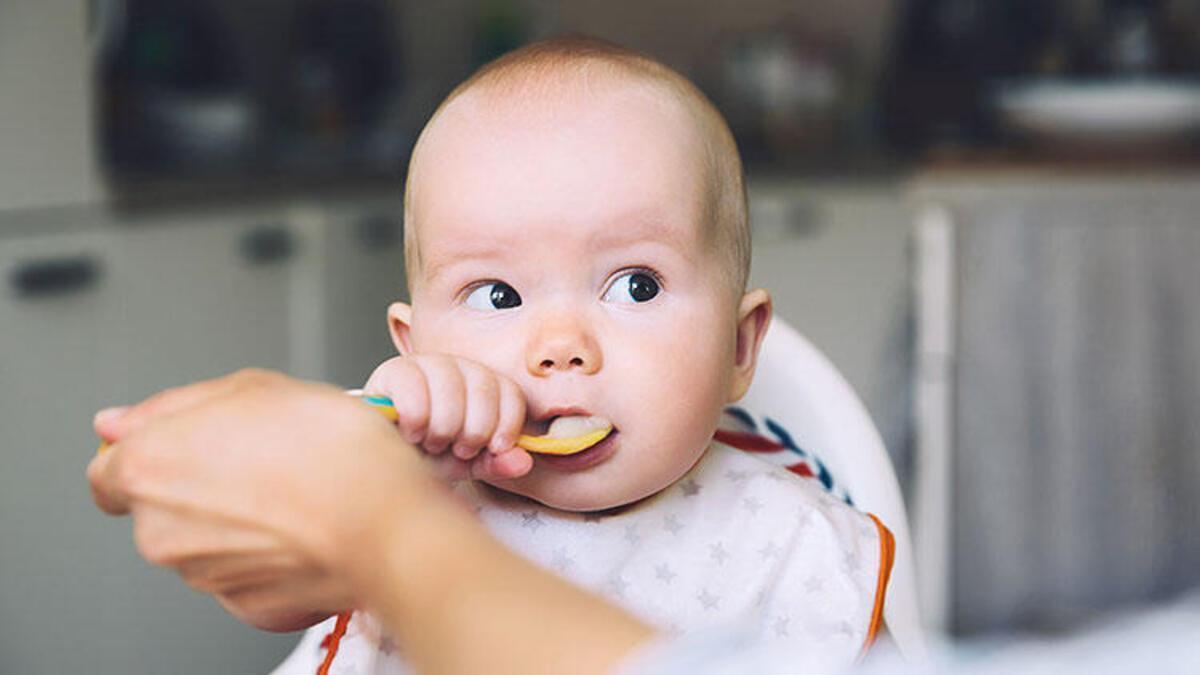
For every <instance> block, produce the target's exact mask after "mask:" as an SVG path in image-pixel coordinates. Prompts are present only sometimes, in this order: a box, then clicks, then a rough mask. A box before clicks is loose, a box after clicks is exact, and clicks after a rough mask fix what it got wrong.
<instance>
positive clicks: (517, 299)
mask: <svg viewBox="0 0 1200 675" xmlns="http://www.w3.org/2000/svg"><path fill="white" fill-rule="evenodd" d="M520 304H521V296H520V295H517V291H516V289H514V288H513V287H512V286H509V285H508V284H506V283H504V282H503V281H493V282H492V283H490V284H483V285H481V286H479V287H478V288H476V289H475V290H473V291H471V294H470V295H468V296H467V307H471V308H472V309H482V310H485V311H490V310H493V309H509V308H511V307H518V306H520Z"/></svg>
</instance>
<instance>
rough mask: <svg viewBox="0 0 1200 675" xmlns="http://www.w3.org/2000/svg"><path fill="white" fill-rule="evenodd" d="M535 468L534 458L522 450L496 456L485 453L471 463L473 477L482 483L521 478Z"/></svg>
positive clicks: (514, 449)
mask: <svg viewBox="0 0 1200 675" xmlns="http://www.w3.org/2000/svg"><path fill="white" fill-rule="evenodd" d="M532 468H533V457H532V456H530V454H529V453H528V452H526V451H524V450H522V449H521V448H513V449H512V450H508V451H506V452H501V453H499V454H494V453H490V452H485V453H483V454H481V455H479V456H478V457H476V458H475V461H473V462H471V477H472V478H475V479H476V480H482V481H495V480H510V479H513V478H520V477H521V476H524V475H525V474H527V473H529V471H530V469H532Z"/></svg>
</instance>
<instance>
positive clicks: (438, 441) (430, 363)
mask: <svg viewBox="0 0 1200 675" xmlns="http://www.w3.org/2000/svg"><path fill="white" fill-rule="evenodd" d="M409 358H415V359H419V363H420V366H421V370H422V371H423V372H424V373H425V382H426V383H427V384H428V385H429V400H430V402H431V403H430V408H429V428H428V429H427V430H426V432H425V440H424V441H422V443H421V445H422V447H424V448H425V451H426V452H428V453H430V454H434V455H436V454H440V453H442V452H445V451H446V448H448V447H449V446H450V444H451V443H452V442H453V441H454V440H455V439H456V438H458V436H459V434H460V433H461V432H462V426H463V419H464V418H465V417H466V410H465V408H466V396H467V392H466V383H465V382H464V380H463V374H462V372H461V371H460V370H459V367H458V364H457V363H455V361H454V360H453V359H450V358H446V357H438V356H435V357H428V358H426V357H420V356H418V357H409Z"/></svg>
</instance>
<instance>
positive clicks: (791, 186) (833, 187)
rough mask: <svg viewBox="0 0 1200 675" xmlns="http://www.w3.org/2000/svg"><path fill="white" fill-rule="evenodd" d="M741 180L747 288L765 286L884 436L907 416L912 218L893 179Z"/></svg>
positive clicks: (777, 307) (780, 312)
mask: <svg viewBox="0 0 1200 675" xmlns="http://www.w3.org/2000/svg"><path fill="white" fill-rule="evenodd" d="M749 187H750V214H751V224H752V227H753V232H754V257H753V263H752V265H751V270H750V283H751V285H752V286H761V287H763V288H766V289H767V290H769V291H770V292H771V296H772V298H773V299H774V301H775V312H776V314H777V315H779V316H781V317H783V318H785V319H786V320H787V321H788V322H789V323H791V324H792V325H793V326H795V327H796V328H797V329H798V330H800V332H802V333H804V335H806V336H807V337H808V338H809V339H810V340H812V342H813V343H814V344H815V345H817V346H818V347H819V348H820V349H821V351H823V352H825V354H826V355H828V356H829V358H830V359H831V360H832V361H833V362H834V364H836V365H837V367H838V369H839V370H841V371H842V373H843V374H844V375H845V376H846V379H847V380H849V381H850V384H851V385H853V386H854V388H855V390H856V391H857V392H858V394H859V396H861V397H862V398H863V400H864V402H865V403H866V405H867V408H868V409H869V410H870V412H871V414H872V417H874V418H875V422H876V424H877V425H879V426H880V427H881V430H882V431H883V432H884V438H885V440H888V441H892V440H893V438H894V437H895V436H897V435H899V434H901V433H903V430H901V429H898V428H896V427H898V426H900V425H902V424H903V419H904V417H905V415H906V413H907V411H906V410H905V409H904V407H903V403H904V401H905V400H906V399H905V396H906V394H905V387H906V386H907V385H906V380H905V375H906V372H905V354H906V349H907V345H906V342H905V340H906V335H907V333H906V330H907V328H906V325H905V321H906V308H907V296H908V293H909V291H908V283H909V282H908V279H909V276H908V275H909V260H908V237H909V231H910V223H911V219H910V216H909V209H908V206H907V201H906V199H905V196H904V194H903V192H902V191H901V189H900V186H899V185H898V184H896V183H894V182H880V183H875V184H872V183H849V182H845V183H827V182H826V183H822V182H810V181H800V180H796V179H791V180H784V181H779V182H770V181H755V182H751V183H750V186H749ZM892 445H893V444H891V443H889V446H892ZM890 449H892V450H895V448H894V447H891V448H890Z"/></svg>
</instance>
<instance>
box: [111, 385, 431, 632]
mask: <svg viewBox="0 0 1200 675" xmlns="http://www.w3.org/2000/svg"><path fill="white" fill-rule="evenodd" d="M95 427H96V431H97V433H98V434H99V435H100V436H101V437H102V438H103V439H104V440H105V441H107V442H108V443H110V447H109V449H108V450H106V451H105V452H103V453H100V454H98V455H97V456H96V457H95V458H94V459H93V460H92V462H91V464H90V465H89V466H88V469H87V475H88V480H89V482H90V483H91V487H92V493H93V497H94V499H95V502H96V504H97V505H98V506H99V507H100V508H101V509H103V510H104V511H106V512H107V513H110V514H113V515H121V514H130V515H132V517H133V529H134V540H135V542H136V545H137V548H138V550H139V552H140V553H141V554H142V556H143V557H145V558H146V559H147V560H149V561H150V562H151V563H154V564H157V565H162V566H166V567H170V568H173V569H175V570H176V571H177V572H178V573H179V574H180V576H181V577H182V578H183V580H184V581H185V582H186V583H187V584H188V585H190V586H192V587H193V588H196V589H197V590H200V591H203V592H206V593H210V594H213V595H214V596H216V597H217V599H218V600H219V601H220V602H221V604H222V605H224V606H225V607H226V609H228V610H229V611H230V612H231V613H232V614H234V615H235V616H236V617H238V618H239V619H241V620H243V621H245V622H246V623H249V624H251V625H254V626H256V627H259V628H263V629H267V630H295V629H297V628H302V627H304V626H307V625H311V624H313V623H315V622H317V621H319V620H321V619H323V618H325V617H327V616H329V615H330V614H332V613H335V612H337V611H340V610H343V609H346V608H349V607H354V606H357V605H359V604H360V598H358V597H356V593H355V590H354V588H353V584H352V580H353V578H354V575H355V573H357V572H358V570H355V569H353V568H354V565H355V564H356V563H357V560H356V558H355V557H354V556H355V554H361V553H363V552H365V551H367V550H368V547H367V546H366V544H367V543H369V542H370V540H372V538H373V537H375V536H376V535H377V534H378V532H377V530H378V529H379V528H388V527H391V526H393V525H394V523H390V522H387V521H388V520H389V519H390V516H391V515H392V514H394V513H395V512H396V510H397V509H398V508H400V509H401V510H403V509H404V508H407V507H405V506H404V504H398V503H397V502H398V501H399V502H405V503H414V504H415V503H416V502H415V501H414V500H420V499H422V498H423V497H422V496H423V495H426V494H428V493H432V492H435V491H437V490H439V489H440V488H439V487H438V486H437V484H436V483H435V481H434V480H433V479H432V477H431V476H430V475H428V472H427V471H425V470H424V469H423V467H422V465H421V464H422V463H421V461H420V459H419V456H418V454H417V453H416V452H414V451H413V448H412V447H411V446H410V445H408V444H407V443H406V442H405V441H404V440H403V439H402V438H401V437H400V435H399V434H398V433H396V429H395V428H394V427H392V426H391V425H389V424H388V423H387V422H386V421H385V420H384V419H383V418H382V417H381V416H379V415H378V413H376V412H374V411H372V410H370V409H369V408H368V407H367V406H365V405H363V404H361V403H359V402H357V401H355V400H353V399H351V398H350V397H347V396H346V395H345V394H344V393H342V392H341V391H340V390H338V389H336V388H333V387H330V386H326V385H318V384H311V383H304V382H300V381H298V380H294V379H291V378H288V377H285V376H283V375H278V374H274V373H268V372H262V371H243V372H239V373H236V374H234V375H230V376H227V377H222V378H219V379H216V380H210V381H207V382H201V383H199V384H194V385H190V386H186V387H181V388H178V389H174V390H168V391H166V392H163V393H160V394H158V395H155V396H153V397H151V398H149V399H147V400H146V401H144V402H142V403H141V404H138V405H136V406H134V407H132V408H129V409H126V410H121V411H110V412H107V413H102V414H100V415H98V416H97V419H96V423H95ZM435 498H441V497H435Z"/></svg>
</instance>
